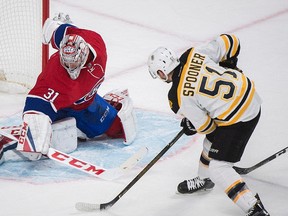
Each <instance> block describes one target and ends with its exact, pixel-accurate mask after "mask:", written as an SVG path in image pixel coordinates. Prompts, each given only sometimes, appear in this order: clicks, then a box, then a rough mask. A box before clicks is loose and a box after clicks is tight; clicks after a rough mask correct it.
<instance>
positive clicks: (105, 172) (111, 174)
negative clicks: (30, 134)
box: [0, 128, 148, 180]
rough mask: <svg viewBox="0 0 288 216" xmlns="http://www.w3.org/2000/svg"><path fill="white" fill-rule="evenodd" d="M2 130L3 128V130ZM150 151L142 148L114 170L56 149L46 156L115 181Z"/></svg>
mask: <svg viewBox="0 0 288 216" xmlns="http://www.w3.org/2000/svg"><path fill="white" fill-rule="evenodd" d="M1 129H2V128H1ZM1 129H0V135H2V136H5V137H7V138H9V139H11V140H14V141H15V142H18V139H17V138H16V137H15V136H13V135H12V134H10V133H7V132H5V131H4V130H1ZM147 151H148V149H147V148H146V147H143V148H141V149H140V150H139V151H137V152H136V153H135V154H133V155H132V156H131V157H130V158H129V159H128V160H126V161H125V162H124V163H123V164H122V165H120V166H119V167H116V168H112V169H105V168H103V167H100V166H98V165H97V166H96V165H93V164H91V163H89V162H85V161H83V160H80V159H78V158H76V157H73V156H72V155H70V154H66V153H64V152H61V151H58V150H56V149H54V148H51V147H50V148H49V150H48V154H47V155H46V156H47V157H48V158H50V159H51V160H54V161H56V162H58V163H61V164H63V165H66V166H69V167H71V168H74V169H77V170H80V171H82V172H85V173H87V174H90V175H92V176H94V177H98V178H101V179H103V180H114V179H116V178H119V177H120V176H122V175H124V174H125V173H126V172H127V171H128V170H130V169H132V168H133V167H134V166H135V165H136V164H137V163H138V162H139V161H140V160H141V159H142V158H143V157H144V156H145V155H146V153H147Z"/></svg>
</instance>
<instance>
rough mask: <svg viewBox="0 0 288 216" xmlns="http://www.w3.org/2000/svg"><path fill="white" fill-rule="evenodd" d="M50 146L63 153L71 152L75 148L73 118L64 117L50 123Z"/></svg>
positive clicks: (75, 137)
mask: <svg viewBox="0 0 288 216" xmlns="http://www.w3.org/2000/svg"><path fill="white" fill-rule="evenodd" d="M51 147H53V148H55V149H57V150H59V151H61V152H64V153H71V152H73V151H75V150H76V149H77V127H76V120H75V118H72V117H71V118H65V119H62V120H60V121H57V122H54V123H53V124H52V144H51Z"/></svg>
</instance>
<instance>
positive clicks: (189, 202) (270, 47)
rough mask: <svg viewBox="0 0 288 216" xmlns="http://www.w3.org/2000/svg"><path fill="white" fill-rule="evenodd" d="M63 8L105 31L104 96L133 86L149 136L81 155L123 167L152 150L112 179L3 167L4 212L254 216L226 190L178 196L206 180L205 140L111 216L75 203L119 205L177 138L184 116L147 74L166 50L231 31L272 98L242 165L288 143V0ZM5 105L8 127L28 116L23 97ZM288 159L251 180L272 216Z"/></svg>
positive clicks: (189, 146)
mask: <svg viewBox="0 0 288 216" xmlns="http://www.w3.org/2000/svg"><path fill="white" fill-rule="evenodd" d="M59 11H62V12H66V13H69V14H70V17H71V19H72V20H73V21H74V23H75V24H76V25H78V26H81V27H85V28H91V29H93V30H96V31H98V32H99V33H100V34H102V36H103V38H104V40H105V41H106V43H107V49H108V58H109V60H108V65H107V70H106V74H107V75H106V80H105V81H104V83H103V84H102V86H101V87H100V89H99V93H100V94H102V95H103V94H105V93H106V92H108V91H110V90H111V89H114V88H121V87H127V88H128V89H129V92H130V95H131V97H132V99H133V101H134V105H135V107H136V108H137V109H136V111H137V117H138V119H139V120H140V122H139V125H140V129H141V132H140V133H139V134H138V137H137V142H135V145H131V146H128V147H125V146H123V145H121V143H120V144H119V145H118V144H115V143H109V142H107V143H104V144H97V145H95V146H93V143H89V144H88V145H87V146H85V144H79V150H78V151H76V152H75V153H73V154H75V156H76V155H77V156H79V157H80V156H81V157H82V156H83V155H84V156H85V158H83V159H85V160H87V161H88V160H91V162H94V163H101V164H103V165H105V166H111V167H114V166H116V165H118V164H121V162H123V161H124V160H125V159H126V158H127V157H129V155H130V154H132V153H133V152H135V151H136V150H137V149H138V147H140V146H141V145H146V144H147V145H148V147H149V146H150V147H149V148H150V149H151V151H150V152H149V155H147V157H146V158H145V159H144V160H143V161H142V162H141V163H140V164H139V165H138V166H137V167H136V168H135V169H133V170H131V172H129V173H128V174H127V175H126V176H123V177H121V178H120V179H118V180H115V181H112V182H110V181H103V180H100V179H97V178H91V177H90V176H85V175H84V174H82V173H78V172H76V171H71V170H68V168H64V167H62V166H60V165H56V164H55V163H54V162H53V161H49V160H45V161H40V162H39V164H36V163H29V162H24V163H19V162H13V163H12V162H11V163H9V164H4V165H3V166H2V167H0V169H1V171H0V184H1V196H0V203H1V205H0V206H1V208H0V215H3V216H23V215H25V216H39V215H42V216H48V215H49V216H52V215H53V216H68V215H79V216H80V215H81V216H84V215H85V216H90V215H102V216H124V215H125V216H135V215H137V216H144V215H145V216H147V215H150V216H151V215H153V216H162V215H163V216H175V215H181V216H186V215H187V216H188V215H189V216H191V215H201V216H205V215H207V216H208V215H209V216H210V215H217V216H228V215H229V216H231V215H233V216H234V215H244V214H243V213H242V212H241V210H240V209H238V208H237V206H235V205H234V204H233V203H232V202H231V201H230V200H229V199H228V198H227V197H226V195H225V194H224V193H223V191H221V190H220V189H219V188H217V187H216V188H215V189H214V190H213V191H212V192H210V193H206V194H196V195H191V196H181V195H178V194H175V191H176V186H177V184H178V183H179V182H180V181H183V180H184V179H186V178H192V177H194V176H195V175H196V173H197V167H198V159H199V154H200V152H201V139H202V137H201V136H197V137H196V138H195V140H188V139H187V137H186V138H185V137H183V140H182V138H181V140H179V142H177V143H176V144H175V146H173V147H172V148H171V151H169V152H168V153H167V155H165V157H164V158H163V160H160V161H159V162H158V163H157V164H155V165H154V166H153V167H152V168H151V170H149V171H148V173H146V174H145V175H144V176H143V177H142V178H141V179H140V180H139V182H137V184H135V185H134V186H133V187H132V188H131V189H130V190H129V191H128V192H127V194H125V196H123V197H122V198H121V199H120V200H119V201H118V202H117V203H116V204H115V205H114V206H113V207H112V208H111V209H109V210H108V211H106V212H100V213H82V212H78V211H77V210H76V209H75V208H74V204H75V203H76V202H78V201H85V202H90V203H104V202H108V201H110V200H112V199H113V198H114V197H115V196H116V195H117V194H118V193H119V192H120V191H121V190H122V189H123V188H124V187H125V186H126V185H127V184H128V183H129V182H130V181H131V180H132V179H133V178H134V177H135V176H136V175H137V174H138V173H139V172H140V171H141V169H142V168H143V167H144V166H145V164H147V163H148V162H149V160H151V159H152V158H153V156H155V155H156V154H157V153H158V152H159V151H160V150H161V148H163V147H164V146H165V145H166V144H167V143H168V142H169V141H170V140H171V139H172V138H173V137H174V136H175V135H176V134H177V132H178V130H179V128H178V123H179V119H177V117H175V116H174V115H173V114H172V112H171V111H170V109H169V106H168V102H167V91H168V89H169V87H170V86H169V85H167V84H165V83H163V82H159V81H158V80H152V79H151V77H150V75H149V73H148V72H147V67H146V60H147V58H148V55H149V54H150V53H151V52H152V51H153V50H154V49H155V48H157V47H158V46H168V47H170V48H172V49H174V50H175V51H176V52H177V53H178V54H181V52H182V51H184V50H185V49H187V48H189V47H191V46H194V45H197V44H199V43H204V42H206V41H208V40H210V39H212V38H213V37H214V36H216V35H219V34H221V33H235V34H237V35H238V36H239V38H240V40H241V53H240V57H239V63H238V64H239V67H240V68H242V69H243V71H244V72H245V73H246V74H248V75H249V76H250V77H251V78H252V79H253V80H254V81H255V83H256V88H257V89H258V91H259V93H260V95H261V97H262V99H263V107H262V116H261V119H260V122H259V124H258V126H257V128H256V131H255V133H254V134H253V137H252V138H251V140H250V142H249V144H248V146H247V148H246V150H245V153H244V155H243V157H242V161H241V162H239V163H238V164H237V165H238V166H242V167H246V166H251V165H254V164H255V163H257V162H259V161H260V160H262V159H264V158H266V157H268V156H270V155H271V154H273V153H275V152H277V151H279V150H280V149H282V148H284V147H285V146H287V144H288V143H287V138H286V137H287V135H286V134H287V132H286V130H287V126H286V125H287V119H288V112H287V105H288V99H287V93H288V90H287V81H288V73H287V68H288V67H287V64H288V63H287V62H288V61H287V50H288V39H287V38H288V28H287V24H288V1H287V0H275V1H271V0H270V1H269V0H250V1H248V0H242V1H231V0H230V1H229V0H218V1H213V0H206V1H196V0H177V1H176V0H145V1H140V0H121V1H119V0H105V1H100V0H81V1H74V0H73V1H71V0H59V1H56V0H55V1H51V14H52V15H53V14H54V13H56V12H59ZM0 99H1V101H2V103H1V104H2V106H1V108H0V110H1V111H0V113H1V114H0V117H1V119H0V120H1V121H0V122H1V123H3V121H4V119H5V118H7V117H10V116H13V115H16V116H17V113H19V112H20V111H21V110H22V107H23V103H24V97H23V96H21V95H12V94H11V95H7V94H0ZM6 120H7V119H6ZM11 120H12V118H11ZM10 123H11V122H10ZM174 147H175V149H174ZM94 149H95V150H97V151H94ZM107 155H109V158H108V157H107ZM287 155H288V154H287ZM287 155H286V154H284V155H282V156H281V157H279V158H277V159H275V160H274V161H272V162H270V163H268V164H266V165H265V166H263V167H261V168H259V169H257V170H255V171H253V172H252V173H250V174H249V175H247V176H243V178H244V179H245V181H246V182H247V184H248V186H249V187H250V189H251V190H253V191H255V192H258V193H259V194H260V196H261V198H262V201H263V203H264V204H265V206H266V208H267V209H268V210H269V212H270V213H271V215H272V216H287V215H288V209H287V206H286V205H287V202H288V195H287V194H288V187H287V182H288V166H287V164H288V163H287V160H288V159H287ZM94 157H95V158H94ZM99 157H101V158H100V159H99ZM98 159H99V161H98ZM107 159H109V160H107ZM110 161H111V163H110ZM9 167H10V169H9ZM28 169H29V171H28Z"/></svg>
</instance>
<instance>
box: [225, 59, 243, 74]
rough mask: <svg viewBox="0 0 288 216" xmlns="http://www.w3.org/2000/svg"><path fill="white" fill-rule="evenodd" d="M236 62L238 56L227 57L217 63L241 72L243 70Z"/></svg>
mask: <svg viewBox="0 0 288 216" xmlns="http://www.w3.org/2000/svg"><path fill="white" fill-rule="evenodd" d="M237 62H238V58H237V57H235V56H234V57H232V58H229V59H226V60H224V61H221V62H219V65H220V66H221V67H225V68H231V69H234V70H238V71H239V72H241V73H242V72H243V71H242V70H241V69H239V68H238V67H237Z"/></svg>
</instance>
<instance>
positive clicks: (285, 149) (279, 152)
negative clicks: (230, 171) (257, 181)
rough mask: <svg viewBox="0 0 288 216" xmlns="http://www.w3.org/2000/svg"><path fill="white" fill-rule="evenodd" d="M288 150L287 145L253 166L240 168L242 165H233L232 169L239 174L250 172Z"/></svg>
mask: <svg viewBox="0 0 288 216" xmlns="http://www.w3.org/2000/svg"><path fill="white" fill-rule="evenodd" d="M287 150H288V147H286V148H284V149H282V150H280V151H278V152H276V153H275V154H273V155H271V156H270V157H268V158H266V159H264V160H262V161H260V162H259V163H257V164H255V165H254V166H251V167H247V168H242V167H237V166H233V168H234V170H235V171H236V172H237V173H239V174H240V175H246V174H248V173H250V172H252V171H253V170H255V169H257V168H259V167H261V166H263V165H264V164H266V163H268V162H270V161H272V160H274V159H275V158H277V157H279V156H280V155H282V154H284V153H286V152H287Z"/></svg>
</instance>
